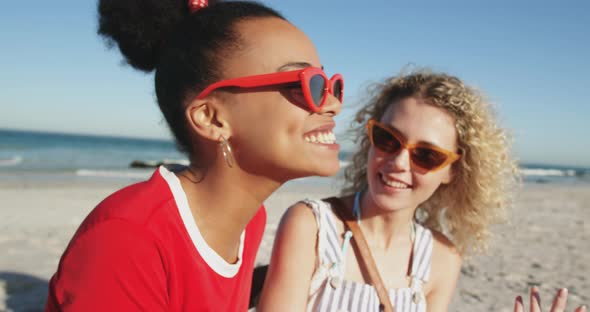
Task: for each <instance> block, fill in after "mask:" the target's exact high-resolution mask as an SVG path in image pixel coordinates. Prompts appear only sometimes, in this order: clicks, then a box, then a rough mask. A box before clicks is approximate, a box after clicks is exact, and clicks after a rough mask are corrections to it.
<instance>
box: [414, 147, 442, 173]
mask: <svg viewBox="0 0 590 312" xmlns="http://www.w3.org/2000/svg"><path fill="white" fill-rule="evenodd" d="M411 157H412V161H413V162H414V163H415V164H416V165H418V166H420V167H422V168H424V169H426V170H433V169H436V168H437V167H439V166H440V165H442V164H443V163H444V162H445V161H446V160H447V157H448V156H447V155H445V154H443V153H441V152H439V151H436V150H433V149H430V148H425V147H418V148H415V149H413V150H412V155H411Z"/></svg>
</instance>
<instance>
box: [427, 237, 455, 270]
mask: <svg viewBox="0 0 590 312" xmlns="http://www.w3.org/2000/svg"><path fill="white" fill-rule="evenodd" d="M430 232H431V233H432V241H433V246H432V255H433V259H436V260H437V261H438V260H441V262H444V263H445V264H447V265H455V266H460V265H461V263H462V257H461V254H460V253H459V250H458V249H457V247H455V244H453V242H451V241H450V240H449V239H448V238H447V237H446V236H445V235H444V234H442V233H440V232H438V231H434V230H430Z"/></svg>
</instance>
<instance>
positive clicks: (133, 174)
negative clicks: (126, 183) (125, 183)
mask: <svg viewBox="0 0 590 312" xmlns="http://www.w3.org/2000/svg"><path fill="white" fill-rule="evenodd" d="M152 173H153V171H152V170H149V171H143V170H142V171H138V170H94V169H78V170H76V175H77V176H80V177H100V178H131V179H147V178H149V177H150V175H151V174H152Z"/></svg>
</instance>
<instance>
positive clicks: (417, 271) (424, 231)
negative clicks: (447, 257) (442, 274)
mask: <svg viewBox="0 0 590 312" xmlns="http://www.w3.org/2000/svg"><path fill="white" fill-rule="evenodd" d="M432 246H433V238H432V232H431V231H430V230H429V229H428V228H426V227H424V226H422V225H421V224H419V223H416V238H415V239H414V246H413V258H412V272H411V275H412V277H415V278H419V279H420V280H422V281H423V282H426V281H428V279H429V278H430V267H431V264H432Z"/></svg>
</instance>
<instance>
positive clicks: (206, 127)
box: [185, 98, 231, 142]
mask: <svg viewBox="0 0 590 312" xmlns="http://www.w3.org/2000/svg"><path fill="white" fill-rule="evenodd" d="M185 114H186V120H187V123H188V126H189V128H190V129H192V130H193V131H195V132H196V133H197V134H198V135H199V136H201V137H203V138H205V139H208V140H211V141H215V142H217V141H219V138H220V137H221V136H223V137H225V138H229V137H230V134H231V131H230V127H229V123H228V122H227V120H226V119H225V118H224V111H223V110H222V108H221V106H220V105H219V104H218V103H216V102H215V100H213V99H212V98H209V99H203V100H195V101H193V102H191V103H190V104H189V106H188V107H187V108H186V110H185Z"/></svg>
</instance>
